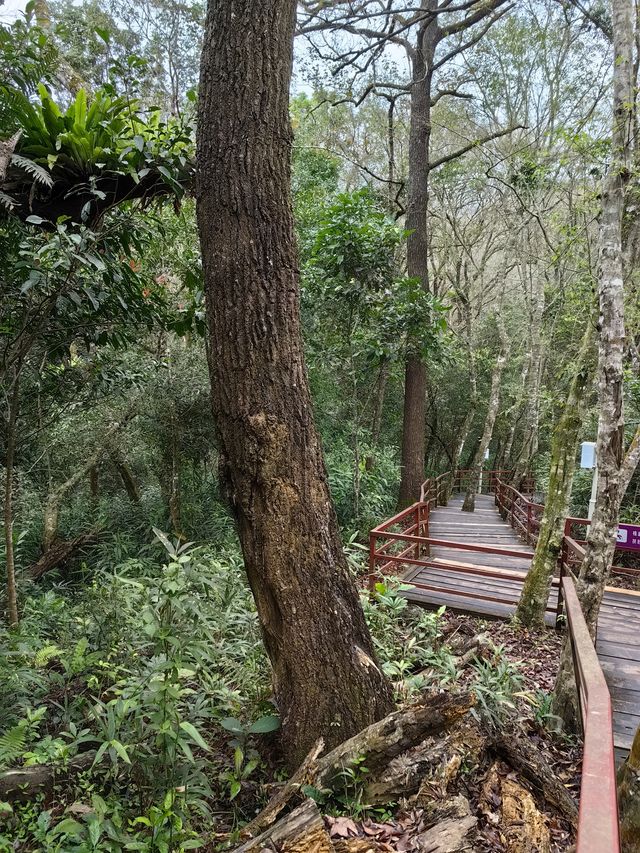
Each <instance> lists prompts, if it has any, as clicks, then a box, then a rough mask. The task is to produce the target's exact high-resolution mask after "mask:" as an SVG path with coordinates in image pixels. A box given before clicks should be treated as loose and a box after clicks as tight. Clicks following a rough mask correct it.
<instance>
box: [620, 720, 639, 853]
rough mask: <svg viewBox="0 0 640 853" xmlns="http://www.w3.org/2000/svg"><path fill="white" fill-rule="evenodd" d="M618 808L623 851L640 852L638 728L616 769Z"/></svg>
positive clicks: (627, 852)
mask: <svg viewBox="0 0 640 853" xmlns="http://www.w3.org/2000/svg"><path fill="white" fill-rule="evenodd" d="M618 809H619V816H620V846H621V848H622V850H623V851H624V853H640V728H639V729H638V730H637V731H636V735H635V737H634V739H633V744H632V746H631V751H630V753H629V755H628V756H627V759H626V761H625V762H624V764H623V765H622V767H621V768H620V770H619V771H618Z"/></svg>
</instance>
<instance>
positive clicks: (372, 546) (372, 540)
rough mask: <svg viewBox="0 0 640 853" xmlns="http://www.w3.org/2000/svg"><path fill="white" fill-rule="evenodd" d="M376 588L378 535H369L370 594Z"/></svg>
mask: <svg viewBox="0 0 640 853" xmlns="http://www.w3.org/2000/svg"><path fill="white" fill-rule="evenodd" d="M375 588H376V534H375V533H370V534H369V592H374V590H375Z"/></svg>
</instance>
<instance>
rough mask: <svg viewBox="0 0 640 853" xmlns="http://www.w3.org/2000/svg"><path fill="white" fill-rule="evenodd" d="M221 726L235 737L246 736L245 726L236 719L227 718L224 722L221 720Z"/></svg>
mask: <svg viewBox="0 0 640 853" xmlns="http://www.w3.org/2000/svg"><path fill="white" fill-rule="evenodd" d="M220 725H221V726H222V728H223V729H226V730H227V731H228V732H232V733H233V734H234V735H243V734H244V726H243V725H242V723H241V722H240V720H237V719H236V718H235V717H225V718H224V719H223V720H220Z"/></svg>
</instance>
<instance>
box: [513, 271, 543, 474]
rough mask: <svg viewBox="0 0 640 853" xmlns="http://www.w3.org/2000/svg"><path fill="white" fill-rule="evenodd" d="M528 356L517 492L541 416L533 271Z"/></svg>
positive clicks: (537, 282)
mask: <svg viewBox="0 0 640 853" xmlns="http://www.w3.org/2000/svg"><path fill="white" fill-rule="evenodd" d="M529 302H530V310H529V354H528V359H527V361H528V369H527V374H526V375H527V381H526V383H525V385H524V395H525V397H524V400H525V404H524V425H523V434H522V446H521V448H520V452H519V453H518V458H517V460H516V463H515V466H514V472H513V485H514V486H515V487H516V489H519V488H520V487H521V485H522V482H523V480H524V479H525V477H526V476H527V474H528V473H529V470H530V467H531V462H532V460H533V457H534V456H535V454H536V452H537V450H538V426H539V416H540V389H541V384H542V366H543V352H542V351H543V347H542V317H543V313H544V280H543V278H542V275H540V274H539V271H538V270H537V269H536V270H534V271H533V275H532V278H531V293H530V296H529Z"/></svg>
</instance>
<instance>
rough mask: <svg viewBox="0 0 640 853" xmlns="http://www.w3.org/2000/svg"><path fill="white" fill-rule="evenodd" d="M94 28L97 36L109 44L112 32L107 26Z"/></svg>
mask: <svg viewBox="0 0 640 853" xmlns="http://www.w3.org/2000/svg"><path fill="white" fill-rule="evenodd" d="M93 30H94V32H95V34H96V35H97V36H100V38H101V39H102V41H103V42H104V43H105V44H109V41H110V40H111V33H110V32H109V30H108V29H107V28H106V27H94V28H93Z"/></svg>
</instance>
